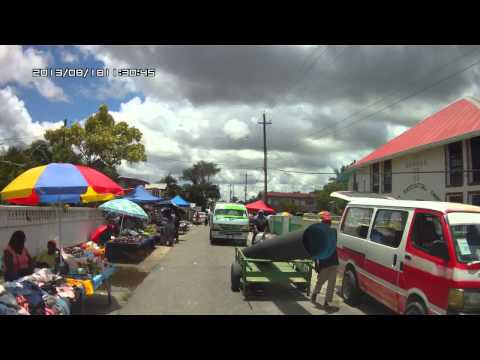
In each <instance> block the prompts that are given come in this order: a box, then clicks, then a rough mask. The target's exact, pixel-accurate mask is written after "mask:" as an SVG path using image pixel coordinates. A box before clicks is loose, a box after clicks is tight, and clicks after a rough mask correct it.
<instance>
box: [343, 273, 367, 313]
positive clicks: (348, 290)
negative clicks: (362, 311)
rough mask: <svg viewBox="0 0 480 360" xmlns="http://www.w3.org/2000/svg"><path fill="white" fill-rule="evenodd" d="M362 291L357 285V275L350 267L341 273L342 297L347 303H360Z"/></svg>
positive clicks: (353, 304)
mask: <svg viewBox="0 0 480 360" xmlns="http://www.w3.org/2000/svg"><path fill="white" fill-rule="evenodd" d="M361 296H362V291H361V290H360V288H359V287H358V282H357V276H356V275H355V272H354V271H353V270H351V269H346V270H345V272H344V273H343V281H342V297H343V299H344V301H345V302H346V303H347V304H348V305H352V306H355V305H358V304H359V303H360V300H361Z"/></svg>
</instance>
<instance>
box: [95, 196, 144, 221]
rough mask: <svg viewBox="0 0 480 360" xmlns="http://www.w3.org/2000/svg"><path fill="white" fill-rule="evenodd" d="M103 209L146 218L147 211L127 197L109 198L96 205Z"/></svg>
mask: <svg viewBox="0 0 480 360" xmlns="http://www.w3.org/2000/svg"><path fill="white" fill-rule="evenodd" d="M98 208H99V209H102V210H104V211H107V212H110V213H114V214H119V215H127V216H131V217H135V218H140V219H144V220H147V219H148V215H147V213H146V212H145V211H144V210H143V209H142V208H141V207H140V206H138V205H137V204H135V203H134V202H133V201H130V200H127V199H116V200H110V201H107V202H106V203H104V204H102V205H100V206H99V207H98Z"/></svg>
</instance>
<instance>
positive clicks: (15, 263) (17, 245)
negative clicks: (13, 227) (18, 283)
mask: <svg viewBox="0 0 480 360" xmlns="http://www.w3.org/2000/svg"><path fill="white" fill-rule="evenodd" d="M25 241H26V236H25V233H24V232H23V231H21V230H18V231H15V232H14V233H13V234H12V237H11V238H10V241H9V242H8V246H7V248H6V249H5V251H4V252H3V272H4V276H5V281H14V280H17V279H19V278H21V277H23V276H27V275H30V274H32V273H33V262H32V258H31V256H30V254H29V253H28V250H27V248H26V247H25Z"/></svg>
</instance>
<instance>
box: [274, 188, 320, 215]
mask: <svg viewBox="0 0 480 360" xmlns="http://www.w3.org/2000/svg"><path fill="white" fill-rule="evenodd" d="M267 196H268V205H269V206H271V207H273V208H274V209H275V210H277V211H282V210H283V209H282V205H283V204H284V203H293V204H295V205H296V206H297V207H298V209H299V210H300V211H303V212H314V211H315V210H316V204H315V195H314V194H313V193H301V192H267Z"/></svg>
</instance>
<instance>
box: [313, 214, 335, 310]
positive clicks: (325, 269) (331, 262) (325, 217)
mask: <svg viewBox="0 0 480 360" xmlns="http://www.w3.org/2000/svg"><path fill="white" fill-rule="evenodd" d="M320 219H321V220H322V223H324V224H327V225H328V226H330V225H331V224H332V216H331V215H330V213H329V212H328V211H322V212H320ZM337 269H338V254H337V247H336V246H335V250H334V252H333V254H332V255H330V257H328V258H326V259H324V260H315V271H316V272H317V274H318V275H317V283H316V285H315V288H314V289H313V293H312V303H314V304H315V303H316V302H317V295H318V294H319V293H320V290H321V289H322V287H323V285H324V284H325V282H328V284H327V293H326V295H325V302H324V307H325V308H329V307H330V305H329V303H330V302H332V301H333V293H334V291H335V285H336V281H337Z"/></svg>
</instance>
